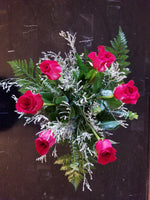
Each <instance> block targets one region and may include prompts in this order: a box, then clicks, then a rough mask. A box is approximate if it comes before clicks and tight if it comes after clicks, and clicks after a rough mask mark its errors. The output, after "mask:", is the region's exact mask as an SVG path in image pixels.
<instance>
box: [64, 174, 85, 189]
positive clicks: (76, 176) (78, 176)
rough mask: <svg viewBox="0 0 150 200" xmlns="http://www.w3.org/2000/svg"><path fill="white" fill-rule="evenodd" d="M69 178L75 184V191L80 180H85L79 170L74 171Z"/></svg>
mask: <svg viewBox="0 0 150 200" xmlns="http://www.w3.org/2000/svg"><path fill="white" fill-rule="evenodd" d="M68 180H69V182H71V183H72V184H73V186H74V188H75V191H76V190H77V188H78V186H79V184H80V182H81V181H82V180H83V175H82V174H80V173H79V172H77V171H74V173H73V174H71V175H69V176H68Z"/></svg>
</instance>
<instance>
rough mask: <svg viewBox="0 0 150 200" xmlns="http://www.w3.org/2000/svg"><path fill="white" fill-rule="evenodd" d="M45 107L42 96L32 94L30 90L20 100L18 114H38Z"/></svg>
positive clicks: (17, 106) (17, 104)
mask: <svg viewBox="0 0 150 200" xmlns="http://www.w3.org/2000/svg"><path fill="white" fill-rule="evenodd" d="M42 106H43V100H42V97H41V95H40V94H32V92H31V91H30V90H28V91H26V92H25V93H24V95H22V96H21V97H19V98H18V101H17V103H16V109H17V111H18V112H24V113H26V114H36V113H37V111H39V110H40V109H41V108H42Z"/></svg>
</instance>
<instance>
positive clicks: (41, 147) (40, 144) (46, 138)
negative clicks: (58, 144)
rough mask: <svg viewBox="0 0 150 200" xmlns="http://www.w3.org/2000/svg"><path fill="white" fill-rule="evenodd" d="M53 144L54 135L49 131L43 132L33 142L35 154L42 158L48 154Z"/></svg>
mask: <svg viewBox="0 0 150 200" xmlns="http://www.w3.org/2000/svg"><path fill="white" fill-rule="evenodd" d="M54 144H55V137H54V133H52V132H51V130H44V131H42V132H41V133H40V134H39V137H38V138H37V139H36V140H35V148H36V150H37V152H38V153H39V154H40V155H41V156H43V155H45V154H47V153H48V151H49V148H50V147H51V146H53V145H54Z"/></svg>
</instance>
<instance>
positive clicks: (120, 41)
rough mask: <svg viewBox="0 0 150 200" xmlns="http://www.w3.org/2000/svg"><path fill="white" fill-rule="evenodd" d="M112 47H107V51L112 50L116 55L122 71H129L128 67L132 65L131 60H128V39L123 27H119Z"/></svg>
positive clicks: (112, 41) (126, 72)
mask: <svg viewBox="0 0 150 200" xmlns="http://www.w3.org/2000/svg"><path fill="white" fill-rule="evenodd" d="M110 43H111V46H112V47H106V50H107V51H110V52H111V53H112V54H113V55H114V56H115V57H116V61H117V62H118V63H119V67H120V71H123V72H125V74H128V73H129V70H128V69H127V68H126V67H128V66H129V65H130V62H127V61H126V60H127V59H128V57H129V56H128V55H127V53H129V50H128V46H127V40H126V36H125V34H124V32H123V31H122V28H121V27H119V32H118V35H117V37H116V38H114V39H113V40H111V41H110Z"/></svg>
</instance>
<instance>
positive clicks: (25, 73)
mask: <svg viewBox="0 0 150 200" xmlns="http://www.w3.org/2000/svg"><path fill="white" fill-rule="evenodd" d="M8 63H9V64H10V66H11V67H12V69H13V71H14V75H15V77H16V78H17V80H16V81H17V83H18V84H19V85H21V89H20V91H21V92H23V93H24V92H25V91H26V90H27V89H29V88H30V87H32V88H33V89H34V90H40V87H41V80H40V74H41V71H40V70H39V69H38V68H35V66H34V63H33V60H32V59H30V61H29V64H28V63H27V61H26V60H18V61H17V60H13V61H8Z"/></svg>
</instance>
